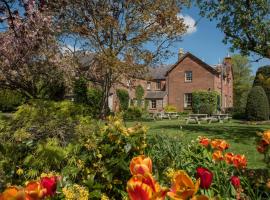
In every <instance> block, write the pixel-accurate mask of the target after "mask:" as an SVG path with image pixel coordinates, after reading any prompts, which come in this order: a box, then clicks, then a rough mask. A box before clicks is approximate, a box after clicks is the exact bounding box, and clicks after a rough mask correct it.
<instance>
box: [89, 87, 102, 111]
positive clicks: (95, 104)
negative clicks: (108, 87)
mask: <svg viewBox="0 0 270 200" xmlns="http://www.w3.org/2000/svg"><path fill="white" fill-rule="evenodd" d="M101 101H102V91H101V90H100V89H98V88H90V89H88V91H87V105H89V107H90V108H91V113H92V116H97V115H98V114H99V113H100V108H101Z"/></svg>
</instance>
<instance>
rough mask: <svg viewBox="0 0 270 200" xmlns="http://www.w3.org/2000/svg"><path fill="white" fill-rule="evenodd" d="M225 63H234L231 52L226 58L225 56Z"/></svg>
mask: <svg viewBox="0 0 270 200" xmlns="http://www.w3.org/2000/svg"><path fill="white" fill-rule="evenodd" d="M224 64H225V65H230V66H231V65H232V58H231V56H230V54H228V55H227V56H226V57H225V58H224Z"/></svg>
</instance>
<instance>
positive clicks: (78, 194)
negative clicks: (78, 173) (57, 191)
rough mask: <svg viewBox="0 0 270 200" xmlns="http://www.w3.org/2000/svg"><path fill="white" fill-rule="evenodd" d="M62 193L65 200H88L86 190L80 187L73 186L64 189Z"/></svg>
mask: <svg viewBox="0 0 270 200" xmlns="http://www.w3.org/2000/svg"><path fill="white" fill-rule="evenodd" d="M62 192H63V194H64V196H65V199H66V200H88V198H89V192H88V190H87V189H86V188H85V187H83V186H80V185H77V184H74V185H72V186H68V187H64V188H63V189H62Z"/></svg>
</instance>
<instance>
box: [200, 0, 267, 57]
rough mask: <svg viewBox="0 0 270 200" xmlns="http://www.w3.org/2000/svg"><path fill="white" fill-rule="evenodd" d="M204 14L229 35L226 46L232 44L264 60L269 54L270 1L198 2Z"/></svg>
mask: <svg viewBox="0 0 270 200" xmlns="http://www.w3.org/2000/svg"><path fill="white" fill-rule="evenodd" d="M196 2H197V4H198V5H199V7H200V10H201V12H200V14H201V15H202V16H205V17H207V18H209V19H210V20H217V27H218V28H219V29H221V31H222V32H224V34H225V38H224V43H230V44H232V49H233V50H235V49H239V50H241V53H243V54H249V51H253V52H255V53H257V54H259V55H261V56H262V57H267V58H270V54H269V35H270V23H269V10H270V3H269V0H252V1H246V2H245V1H231V0H223V1H216V0H197V1H196Z"/></svg>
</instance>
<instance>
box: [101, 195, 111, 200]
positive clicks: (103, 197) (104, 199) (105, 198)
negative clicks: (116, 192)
mask: <svg viewBox="0 0 270 200" xmlns="http://www.w3.org/2000/svg"><path fill="white" fill-rule="evenodd" d="M101 200H110V199H109V197H108V196H107V195H106V194H102V195H101Z"/></svg>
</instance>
